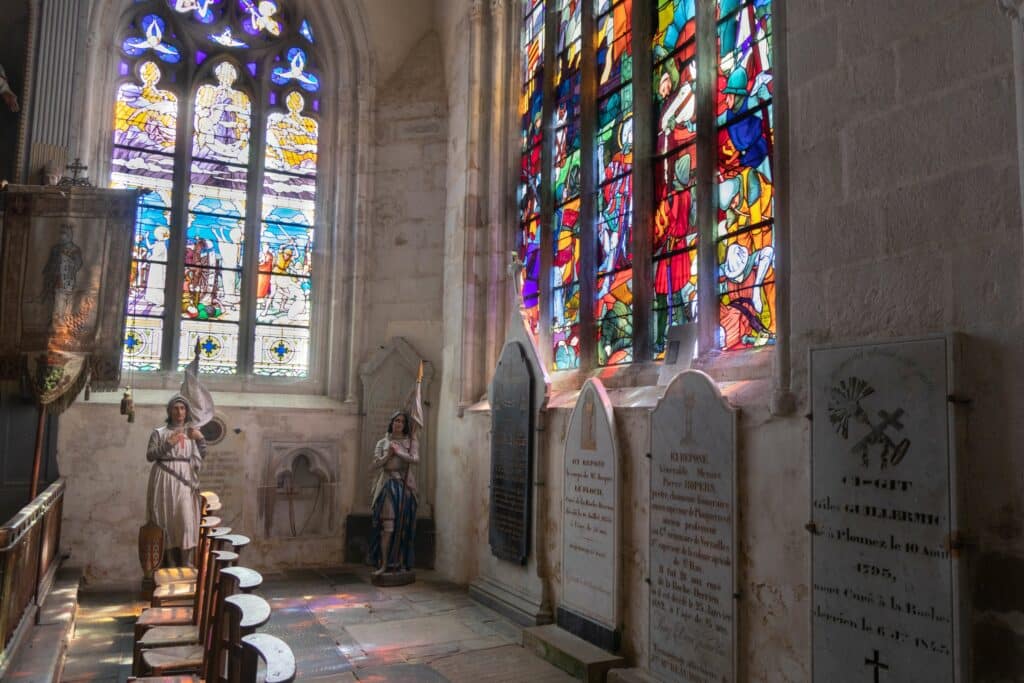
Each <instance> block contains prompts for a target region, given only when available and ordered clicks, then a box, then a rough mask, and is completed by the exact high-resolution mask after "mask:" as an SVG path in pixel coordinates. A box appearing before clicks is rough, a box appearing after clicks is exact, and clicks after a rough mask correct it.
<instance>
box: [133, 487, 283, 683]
mask: <svg viewBox="0 0 1024 683" xmlns="http://www.w3.org/2000/svg"><path fill="white" fill-rule="evenodd" d="M201 497H202V517H201V522H200V533H199V547H198V548H197V550H196V567H195V568H192V567H171V568H164V569H160V570H157V571H156V572H155V574H154V577H153V578H154V582H155V584H156V587H155V589H154V591H153V598H152V602H151V606H150V607H149V608H147V609H145V610H143V611H142V614H141V615H140V616H139V618H138V620H137V621H136V622H135V647H134V652H133V658H132V674H133V676H134V678H131V679H129V680H134V681H138V682H140V683H199V682H205V683H250V682H255V681H256V678H257V670H258V669H259V667H260V664H261V663H262V664H263V667H264V669H265V678H263V679H262V680H265V681H267V683H289V682H290V681H293V680H295V657H294V656H293V654H292V651H291V648H289V647H288V645H287V644H286V643H285V642H284V641H282V640H281V639H279V638H276V637H274V636H271V635H269V634H266V633H258V632H257V631H256V629H257V628H259V627H260V626H263V625H264V624H266V623H267V621H268V620H269V619H270V611H271V610H270V605H269V604H268V603H267V601H266V600H264V599H263V598H261V597H259V596H258V595H255V594H254V593H253V591H254V590H256V588H258V587H259V586H260V584H261V583H263V577H262V576H261V575H260V573H259V572H257V571H255V570H253V569H249V568H248V567H243V566H241V565H239V564H238V559H239V555H240V553H241V552H242V550H243V549H244V548H245V547H246V546H247V545H249V542H250V541H249V538H248V537H246V536H243V535H242V534H236V533H232V530H231V529H230V528H228V527H224V526H221V519H220V518H219V517H217V516H215V513H216V512H218V511H219V510H220V509H221V503H220V500H219V498H218V497H217V495H216V494H215V493H213V492H210V491H204V492H203V493H202V494H201Z"/></svg>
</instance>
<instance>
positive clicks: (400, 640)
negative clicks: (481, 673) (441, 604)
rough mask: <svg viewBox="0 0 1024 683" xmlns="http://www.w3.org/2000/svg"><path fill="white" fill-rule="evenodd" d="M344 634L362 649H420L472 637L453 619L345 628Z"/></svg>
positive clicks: (397, 622) (412, 620) (407, 621)
mask: <svg viewBox="0 0 1024 683" xmlns="http://www.w3.org/2000/svg"><path fill="white" fill-rule="evenodd" d="M348 632H349V633H351V634H352V637H353V638H355V639H356V640H357V641H359V644H360V645H362V646H363V648H365V649H374V648H389V647H405V648H408V647H420V646H423V645H433V644H437V643H451V642H453V641H457V640H469V639H471V638H475V637H476V634H475V633H473V631H472V630H470V629H469V628H467V627H466V626H465V625H464V624H463V623H462V622H460V621H459V620H458V619H456V618H455V617H453V616H437V617H419V618H415V619H405V620H402V621H388V622H382V623H379V624H359V625H356V626H349V627H348Z"/></svg>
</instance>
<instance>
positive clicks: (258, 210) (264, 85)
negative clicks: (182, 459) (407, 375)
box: [110, 0, 320, 378]
mask: <svg viewBox="0 0 1024 683" xmlns="http://www.w3.org/2000/svg"><path fill="white" fill-rule="evenodd" d="M136 5H137V7H138V9H137V10H136V11H137V12H138V14H137V15H136V16H135V17H134V18H132V19H131V20H130V22H129V23H128V25H127V26H126V28H125V32H124V36H123V38H122V40H121V42H120V43H119V46H120V51H121V55H122V59H123V61H122V62H120V64H119V74H120V77H121V81H120V83H119V85H118V90H117V96H116V97H117V99H116V107H115V110H116V113H115V122H114V134H113V143H114V145H113V155H112V165H111V169H112V170H111V179H110V182H111V185H112V186H113V187H128V188H140V189H144V190H145V192H143V193H142V194H141V196H140V200H139V208H138V213H137V217H136V228H135V236H134V241H133V252H132V254H133V259H132V269H131V286H130V292H129V297H128V301H127V304H126V313H127V323H126V329H125V342H124V364H125V367H126V368H130V369H134V370H139V371H155V370H161V369H164V370H168V369H170V370H174V369H180V368H181V367H183V366H184V365H185V364H186V363H188V362H189V361H190V360H191V358H192V356H193V354H194V352H195V349H196V348H197V344H198V348H199V352H200V356H201V361H202V362H201V365H200V368H201V370H202V371H203V372H207V373H214V374H233V373H237V372H240V371H244V372H247V373H253V374H258V375H268V376H280V377H293V378H294V377H305V376H306V375H307V374H308V372H309V365H310V358H309V349H310V339H311V330H310V322H311V317H312V316H311V313H310V309H311V304H312V300H313V299H312V296H313V295H312V292H313V290H314V288H313V273H312V253H313V244H314V243H313V237H314V234H315V230H316V225H315V218H316V216H315V204H316V172H317V157H318V147H319V126H318V122H317V120H316V118H315V112H316V111H318V110H319V107H320V100H319V99H311V100H308V99H307V97H312V96H310V95H307V93H312V92H318V91H319V89H320V80H319V77H318V75H317V74H316V72H315V69H313V68H312V64H311V61H310V60H311V56H312V53H311V52H310V51H311V50H312V49H313V48H312V43H313V28H312V26H311V25H310V23H309V21H308V20H305V19H304V20H302V21H301V23H296V24H294V25H292V24H290V23H288V21H287V20H286V17H285V16H283V15H282V11H281V10H282V6H281V2H279V1H277V0H138V2H137V3H136ZM187 36H190V37H191V40H188V39H186V40H185V41H182V40H181V38H182V37H187ZM297 41H302V42H303V43H305V45H306V46H307V47H306V49H302V48H298V47H295V45H296V42H297ZM189 44H191V45H198V46H201V48H200V49H196V50H194V51H193V52H192V53H191V54H189V53H188V52H187V51H185V52H183V50H184V46H185V45H189ZM253 47H260V48H261V49H265V51H264V52H259V53H255V54H251V53H250V52H249V50H250V49H251V48H253ZM268 54H269V58H270V66H269V68H263V67H262V66H261V65H262V64H263V63H265V62H264V57H263V55H268ZM250 55H251V56H250ZM274 55H276V57H274ZM239 58H241V61H236V60H237V59H239ZM189 60H190V61H191V62H192V63H194V64H196V65H197V66H198V67H199V68H198V69H195V74H194V75H192V74H190V73H187V72H186V70H183V69H181V68H180V67H181V65H182V64H183V63H184V62H186V61H189ZM189 79H191V82H189ZM165 84H167V85H165ZM181 102H188V103H189V106H190V107H191V109H190V110H187V111H180V110H179V109H180V107H181V104H180V103H181ZM182 117H186V119H185V120H187V121H188V122H189V126H188V129H190V130H191V138H190V139H188V140H181V139H179V136H178V134H177V133H178V130H179V127H180V122H181V120H182ZM261 118H262V119H263V120H264V121H265V128H264V129H261V130H265V135H264V136H263V139H255V138H253V135H252V131H253V130H254V125H255V122H256V121H258V120H260V119H261ZM257 171H258V172H257ZM256 178H262V185H259V184H257V183H256V182H254V181H255V179H256ZM250 249H255V252H256V253H255V254H253V255H251V256H248V257H247V256H246V254H247V252H248V251H249V250H250ZM250 271H251V272H250ZM172 287H173V288H175V289H173V290H172V289H171V288H172ZM172 349H173V350H172ZM168 355H169V356H170V357H168Z"/></svg>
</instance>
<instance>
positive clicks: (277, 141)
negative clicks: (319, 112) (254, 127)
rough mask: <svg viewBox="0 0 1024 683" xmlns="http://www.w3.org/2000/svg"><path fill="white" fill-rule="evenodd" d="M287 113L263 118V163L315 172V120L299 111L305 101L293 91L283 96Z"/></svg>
mask: <svg viewBox="0 0 1024 683" xmlns="http://www.w3.org/2000/svg"><path fill="white" fill-rule="evenodd" d="M285 105H286V106H287V108H288V113H287V114H278V113H274V114H271V115H270V116H269V117H268V118H267V166H268V167H269V168H274V169H278V170H282V171H292V172H295V173H299V172H307V173H316V162H317V158H316V150H317V141H318V134H317V123H316V121H315V120H314V119H311V118H309V117H307V116H303V115H302V110H303V109H304V108H305V106H306V101H305V99H304V98H303V97H302V95H300V94H299V93H297V92H290V93H288V96H287V97H286V98H285Z"/></svg>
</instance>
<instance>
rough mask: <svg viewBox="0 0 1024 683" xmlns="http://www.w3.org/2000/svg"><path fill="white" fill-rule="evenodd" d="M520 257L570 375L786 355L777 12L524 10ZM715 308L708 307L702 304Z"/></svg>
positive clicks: (554, 3) (667, 2)
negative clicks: (730, 355) (715, 356)
mask: <svg viewBox="0 0 1024 683" xmlns="http://www.w3.org/2000/svg"><path fill="white" fill-rule="evenodd" d="M519 4H520V12H521V13H520V17H521V20H522V23H521V25H520V43H519V45H520V65H521V69H520V79H521V80H520V82H521V84H522V90H521V96H520V99H519V110H518V111H519V115H520V131H521V141H522V146H521V150H520V153H521V166H520V168H521V171H520V180H519V191H518V200H519V230H518V248H519V253H520V257H521V260H522V261H523V273H522V281H523V282H522V296H523V306H524V307H525V309H526V311H527V314H528V318H529V321H530V324H531V325H532V326H533V329H534V332H535V334H536V335H537V336H538V338H539V339H540V340H541V341H542V344H543V346H546V347H547V352H549V353H550V358H551V366H552V368H553V369H555V370H567V369H574V368H580V367H582V368H584V369H589V368H593V367H598V366H609V365H617V364H622V363H629V362H633V361H645V360H657V359H660V358H663V357H664V354H665V347H666V338H667V331H668V330H669V328H670V327H671V326H673V325H679V324H683V323H687V322H696V323H697V324H698V329H699V330H700V335H699V338H700V339H701V340H702V341H703V343H704V349H707V348H708V347H709V346H713V347H714V348H717V349H720V350H723V351H733V350H740V349H749V348H757V347H762V346H767V345H772V344H774V343H775V330H776V322H775V247H774V194H773V186H774V180H773V178H774V174H773V163H774V160H773V144H774V121H773V106H772V101H773V92H774V83H773V80H772V61H773V51H772V20H773V18H772V3H771V0H521V1H520V3H519ZM698 304H699V305H698Z"/></svg>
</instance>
